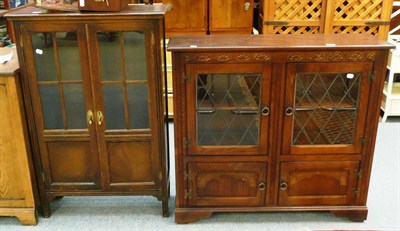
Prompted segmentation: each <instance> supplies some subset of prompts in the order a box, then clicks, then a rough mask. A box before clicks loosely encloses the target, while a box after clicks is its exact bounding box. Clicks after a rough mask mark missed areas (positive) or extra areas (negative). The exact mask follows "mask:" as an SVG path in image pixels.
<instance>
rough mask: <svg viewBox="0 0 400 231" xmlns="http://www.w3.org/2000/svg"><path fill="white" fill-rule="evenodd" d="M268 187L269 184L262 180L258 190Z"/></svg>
mask: <svg viewBox="0 0 400 231" xmlns="http://www.w3.org/2000/svg"><path fill="white" fill-rule="evenodd" d="M266 187H267V186H266V185H265V183H264V182H261V183H260V184H259V185H258V190H260V191H264V190H265V188H266Z"/></svg>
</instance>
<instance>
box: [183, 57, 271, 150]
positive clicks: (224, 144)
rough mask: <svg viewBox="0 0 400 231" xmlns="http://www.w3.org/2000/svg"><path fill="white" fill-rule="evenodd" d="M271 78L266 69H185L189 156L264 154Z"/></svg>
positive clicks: (199, 66)
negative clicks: (186, 70) (186, 71)
mask: <svg viewBox="0 0 400 231" xmlns="http://www.w3.org/2000/svg"><path fill="white" fill-rule="evenodd" d="M270 72H271V69H270V65H268V64H264V65H263V64H196V65H190V66H189V70H188V74H187V75H188V76H187V79H188V80H187V97H186V100H187V110H188V111H187V115H188V121H187V123H188V142H187V143H188V153H189V154H190V155H192V154H216V155H223V154H252V155H254V154H264V155H265V154H267V138H268V133H269V130H268V121H269V114H270V108H269V106H270V105H269V98H270Z"/></svg>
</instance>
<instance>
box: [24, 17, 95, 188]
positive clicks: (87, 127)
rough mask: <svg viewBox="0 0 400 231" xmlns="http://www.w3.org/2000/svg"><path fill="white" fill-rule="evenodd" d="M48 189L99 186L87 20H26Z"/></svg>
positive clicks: (26, 55)
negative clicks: (55, 22)
mask: <svg viewBox="0 0 400 231" xmlns="http://www.w3.org/2000/svg"><path fill="white" fill-rule="evenodd" d="M20 28H21V35H22V39H23V44H24V47H23V49H24V59H25V61H26V66H27V71H26V76H27V78H28V80H29V87H30V93H31V101H32V106H33V113H34V118H35V126H36V131H37V137H38V142H39V147H40V155H41V162H42V165H43V168H42V169H43V171H44V172H43V174H44V179H45V185H46V189H50V190H78V189H97V188H99V187H100V175H99V172H100V171H99V160H98V155H97V144H96V135H95V134H96V131H95V126H94V124H93V120H94V118H93V113H94V111H93V105H92V94H91V85H90V75H89V69H88V61H87V60H88V54H87V52H86V36H85V30H84V27H83V26H82V25H79V24H71V23H57V24H51V25H45V24H41V23H29V24H23V25H21V27H20Z"/></svg>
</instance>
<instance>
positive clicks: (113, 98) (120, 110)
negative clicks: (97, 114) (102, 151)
mask: <svg viewBox="0 0 400 231" xmlns="http://www.w3.org/2000/svg"><path fill="white" fill-rule="evenodd" d="M103 95H104V110H105V120H106V124H107V128H108V129H123V128H126V126H125V111H124V94H123V86H122V85H103Z"/></svg>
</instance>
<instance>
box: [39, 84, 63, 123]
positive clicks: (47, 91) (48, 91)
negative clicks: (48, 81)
mask: <svg viewBox="0 0 400 231" xmlns="http://www.w3.org/2000/svg"><path fill="white" fill-rule="evenodd" d="M39 94H40V102H41V103H42V113H43V119H44V128H45V129H63V128H64V124H63V117H62V114H61V99H60V93H59V89H58V85H39Z"/></svg>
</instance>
